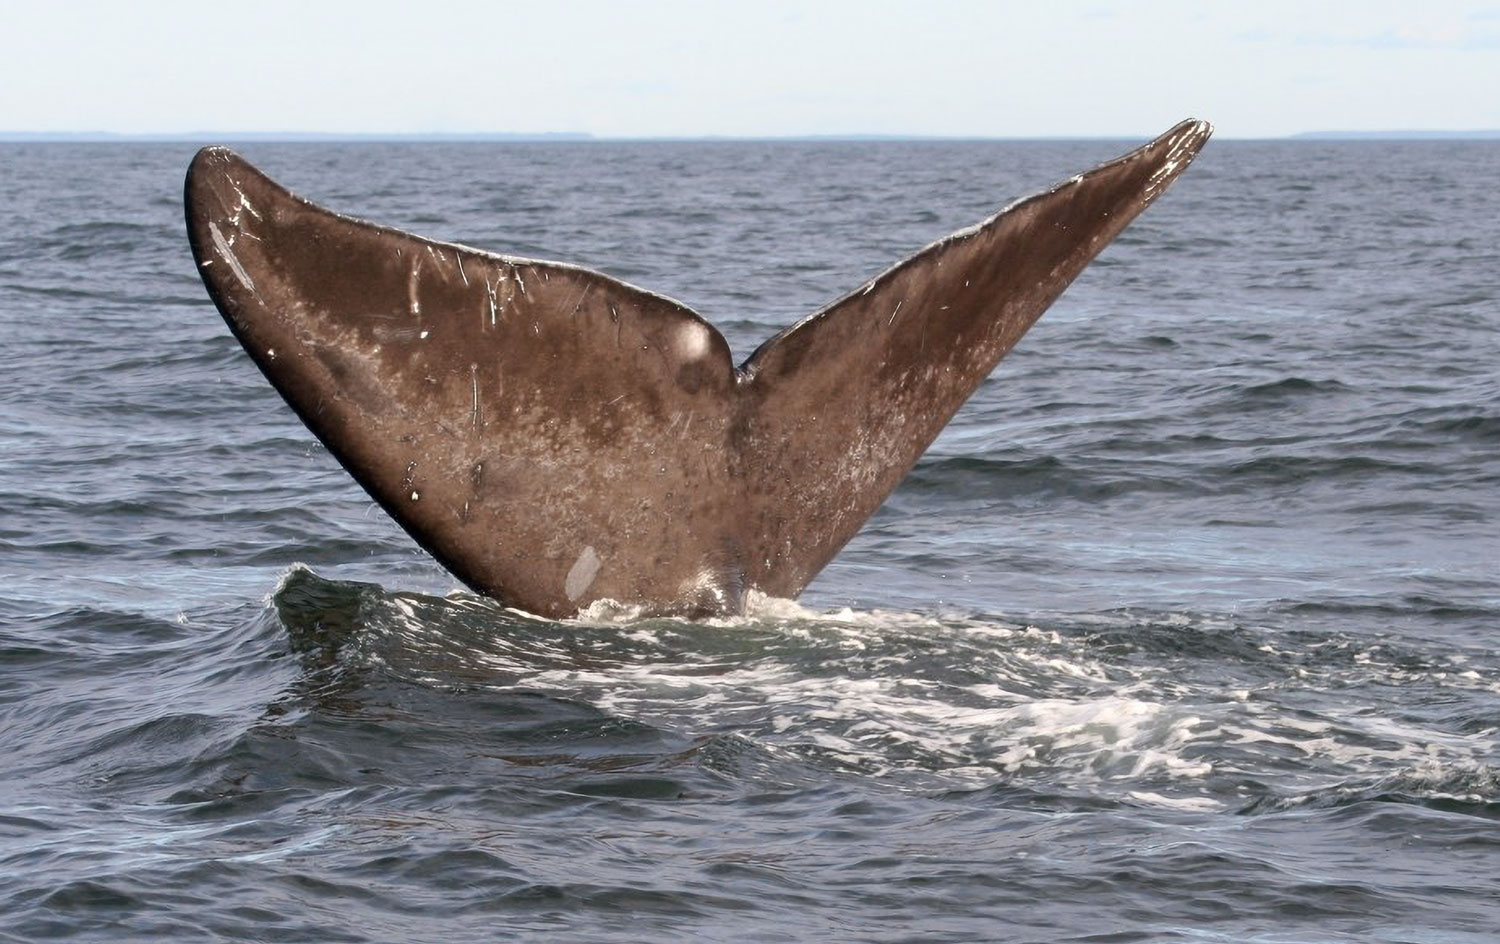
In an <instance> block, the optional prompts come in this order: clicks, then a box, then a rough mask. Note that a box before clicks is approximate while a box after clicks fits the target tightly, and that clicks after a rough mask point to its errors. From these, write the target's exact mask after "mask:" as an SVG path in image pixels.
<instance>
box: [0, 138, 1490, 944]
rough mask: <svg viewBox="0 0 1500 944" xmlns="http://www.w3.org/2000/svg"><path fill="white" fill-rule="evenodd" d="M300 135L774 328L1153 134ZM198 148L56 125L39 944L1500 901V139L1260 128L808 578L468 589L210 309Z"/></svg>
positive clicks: (398, 183) (893, 924) (1424, 908)
mask: <svg viewBox="0 0 1500 944" xmlns="http://www.w3.org/2000/svg"><path fill="white" fill-rule="evenodd" d="M1124 149H1125V148H1124V145H1120V144H1116V143H1109V142H1071V143H1049V144H1043V143H1036V144H1006V143H974V144H964V143H943V144H934V143H876V144H871V143H860V144H834V143H828V144H794V143H768V144H758V143H709V144H660V143H657V144H652V143H640V144H604V143H579V144H516V145H494V144H484V145H452V144H450V145H401V146H388V145H311V144H304V145H272V144H258V145H253V146H249V147H246V148H245V152H246V154H247V156H248V157H250V158H251V159H252V160H255V161H257V162H258V163H260V164H261V165H262V166H263V167H264V168H265V169H266V170H267V171H269V172H270V173H271V174H272V175H273V176H276V177H278V178H280V179H281V180H283V181H284V182H286V183H287V184H289V185H291V186H292V187H294V188H295V189H298V190H299V191H301V192H304V193H306V194H307V195H309V196H312V197H314V198H315V199H318V200H320V201H321V202H323V203H325V204H328V205H331V206H333V207H335V208H337V209H340V210H343V211H347V212H350V213H354V214H356V215H361V216H365V217H368V218H373V219H376V220H379V221H382V222H386V223H390V224H394V225H398V226H402V227H405V228H409V229H413V230H416V231H418V232H422V233H425V234H428V235H432V236H436V237H440V238H446V239H453V240H457V241H462V242H466V243H470V244H473V245H478V246H482V247H487V248H493V249H498V250H503V251H508V252H513V253H518V254H526V255H533V256H540V257H544V258H556V259H562V260H568V261H575V262H580V263H583V264H587V265H590V266H593V267H596V268H601V269H604V270H605V271H608V272H610V273H612V274H614V275H617V276H620V277H623V278H626V279H629V280H631V281H633V282H636V283H638V284H641V285H645V286H648V287H651V288H653V289H657V290H660V291H664V292H666V293H668V294H671V295H673V296H675V297H678V298H680V299H682V300H684V301H686V302H688V303H689V304H691V305H693V306H694V307H696V308H698V309H699V310H700V311H702V312H703V313H704V314H705V315H707V316H708V317H709V318H710V319H711V320H713V321H715V322H716V323H717V324H719V325H720V326H722V328H723V329H724V331H725V333H726V335H727V336H728V337H729V339H730V342H731V344H732V345H733V346H734V348H735V350H736V351H737V352H738V354H739V356H741V357H743V356H744V355H746V354H748V353H749V351H750V350H752V349H753V348H754V346H755V345H756V344H757V343H758V342H759V341H760V340H762V339H763V338H764V337H766V336H768V335H769V334H770V333H772V332H773V331H774V330H775V329H777V328H779V327H781V326H783V325H785V324H787V323H790V322H791V321H792V320H795V319H796V318H797V317H799V316H800V315H801V314H804V313H805V312H807V311H810V310H812V309H813V308H815V307H817V306H818V305H820V304H822V303H824V302H826V301H828V300H829V299H831V298H833V297H835V296H837V295H839V294H842V293H843V292H844V291H846V290H848V289H849V288H851V287H853V286H855V285H857V284H859V283H860V282H861V281H862V280H864V279H865V278H867V277H868V276H870V275H871V274H873V273H875V272H877V271H879V270H881V269H883V268H884V267H885V266H886V265H888V264H889V263H890V262H891V261H893V260H894V259H896V258H898V257H900V256H902V255H904V254H906V253H908V252H909V251H911V250H913V249H915V248H917V247H918V246H920V245H922V244H923V243H925V242H927V241H929V240H931V239H934V238H937V237H939V236H942V235H944V234H946V233H947V232H949V231H951V230H953V229H956V228H958V227H960V226H962V225H966V224H968V223H971V222H973V221H975V220H977V219H979V218H981V217H983V216H985V215H987V214H988V213H989V212H991V211H993V210H994V209H995V208H996V207H998V206H999V205H1001V204H1003V203H1005V202H1008V201H1009V200H1010V199H1011V198H1013V197H1015V196H1018V195H1021V194H1023V193H1027V192H1030V191H1032V190H1035V189H1038V188H1040V187H1042V186H1045V185H1048V184H1050V183H1052V182H1053V181H1055V180H1058V179H1061V178H1063V177H1065V176H1068V175H1070V174H1072V173H1074V172H1075V171H1078V170H1082V169H1084V168H1085V167H1087V166H1089V165H1091V164H1093V163H1094V162H1096V161H1097V160H1101V159H1104V158H1106V157H1109V156H1112V155H1113V154H1114V153H1116V152H1118V151H1122V150H1124ZM192 150H193V149H192V147H190V146H187V145H182V146H174V145H59V144H52V145H0V168H3V172H0V180H3V186H0V220H3V221H4V225H3V227H0V328H3V330H4V343H3V344H0V757H3V758H4V763H3V765H0V940H6V941H31V940H41V939H51V938H60V939H69V940H99V941H122V940H136V939H141V940H146V939H149V940H159V939H163V938H165V939H179V940H199V939H223V940H257V941H273V940H286V941H311V940H318V941H392V942H405V941H415V940H443V941H494V940H537V941H652V942H656V941H663V940H681V941H735V942H738V941H766V942H772V941H889V942H915V941H921V942H937V941H953V942H972V941H1035V942H1062V941H1078V942H1082V941H1089V942H1134V941H1194V942H1201V941H1223V942H1242V941H1260V942H1293V941H1297V942H1301V941H1351V942H1352V941H1360V942H1366V941H1379V942H1466V944H1467V942H1481V941H1483V942H1490V941H1494V940H1496V939H1497V936H1500V932H1497V931H1496V929H1497V928H1500V877H1497V876H1500V738H1497V728H1500V653H1497V651H1496V649H1497V642H1500V577H1497V566H1496V565H1497V561H1500V537H1497V532H1500V330H1497V329H1500V186H1497V184H1500V147H1497V145H1496V143H1495V142H1487V143H1483V142H1476V143H1463V142H1438V143H1434V142H1421V143H1400V144H1396V143H1369V142H1355V143H1312V142H1297V143H1250V142H1216V143H1213V144H1210V146H1209V148H1208V150H1207V151H1206V152H1205V154H1204V155H1203V156H1202V157H1201V158H1200V160H1199V162H1198V163H1197V164H1196V165H1195V166H1194V167H1193V169H1192V170H1191V171H1189V172H1188V174H1187V175H1186V176H1185V177H1184V178H1183V179H1182V180H1181V181H1179V182H1178V184H1177V185H1176V186H1175V188H1174V190H1173V191H1172V192H1171V193H1169V194H1168V195H1167V197H1166V198H1165V199H1163V200H1162V201H1161V202H1160V203H1159V204H1158V205H1156V206H1155V207H1153V208H1152V209H1151V210H1150V211H1148V213H1147V214H1146V215H1145V216H1144V217H1143V218H1142V219H1141V220H1140V221H1138V222H1137V223H1136V225H1135V226H1134V227H1133V228H1132V229H1131V230H1129V231H1128V232H1127V234H1126V235H1125V236H1124V237H1123V238H1122V239H1121V240H1120V241H1119V242H1118V243H1117V244H1116V245H1115V246H1114V247H1112V248H1111V249H1110V250H1108V251H1107V252H1106V254H1105V255H1104V256H1103V257H1102V258H1101V259H1100V260H1099V261H1098V262H1097V263H1096V264H1095V265H1094V267H1092V268H1091V269H1090V270H1089V272H1087V273H1086V274H1085V276H1084V277H1083V279H1082V280H1081V281H1080V282H1079V283H1078V284H1077V285H1075V286H1074V287H1073V288H1072V289H1071V290H1070V291H1069V293H1068V294H1067V295H1066V296H1065V297H1064V298H1063V299H1062V301H1061V302H1060V303H1059V304H1058V305H1057V306H1056V307H1055V308H1054V310H1053V311H1051V312H1050V313H1049V314H1048V315H1047V316H1046V317H1044V318H1043V319H1042V321H1041V322H1040V323H1039V324H1038V326H1037V327H1036V328H1035V329H1034V330H1033V332H1032V333H1031V335H1030V336H1028V338H1027V339H1026V340H1025V341H1024V342H1023V343H1022V344H1021V346H1020V348H1018V350H1017V351H1016V352H1015V353H1014V354H1012V355H1011V357H1010V358H1008V359H1007V360H1006V361H1005V362H1004V363H1002V365H1001V367H1000V369H999V370H998V371H997V372H996V374H995V376H994V377H993V378H991V380H990V381H989V382H988V383H987V384H986V386H985V387H984V388H983V389H982V390H981V391H980V393H979V394H978V395H977V396H976V398H975V399H974V400H973V401H971V403H970V404H969V406H968V407H966V408H965V410H964V411H963V412H962V413H961V414H960V416H959V417H958V419H957V420H956V421H955V423H954V424H953V426H952V427H951V428H950V429H949V430H948V431H947V432H946V433H945V434H944V436H943V437H942V438H941V439H940V440H939V442H938V443H937V444H936V446H935V447H934V448H933V450H932V451H931V452H930V453H929V455H928V456H927V457H926V458H925V459H924V460H923V461H922V463H921V464H920V465H919V466H918V468H917V470H916V471H915V472H914V474H913V475H912V476H911V477H910V478H909V479H908V480H907V482H906V483H905V484H904V485H903V486H902V488H901V489H900V490H899V491H898V492H897V494H896V495H895V496H894V497H893V498H892V500H891V501H890V502H889V503H888V504H887V506H886V507H885V508H884V509H882V510H881V512H879V513H878V514H877V515H876V517H875V518H874V519H873V520H872V521H871V523H870V525H869V526H868V527H867V528H866V529H865V531H864V532H863V533H862V534H861V535H860V536H859V537H857V538H856V539H855V541H854V542H853V543H852V544H851V545H850V547H849V548H848V549H846V551H845V552H844V553H843V555H841V556H840V558H839V559H838V560H837V561H835V563H834V564H833V565H832V566H831V567H830V568H829V569H828V571H826V572H825V573H824V574H823V576H822V577H821V578H820V579H819V580H818V581H817V582H816V583H814V585H813V586H812V588H811V589H810V590H809V592H808V593H807V594H806V595H805V596H804V597H803V599H802V600H801V601H800V603H799V604H792V603H789V602H786V601H774V600H769V601H761V602H760V603H759V604H758V605H757V607H756V609H755V610H754V611H753V612H752V613H751V614H750V615H749V616H747V617H744V618H739V619H730V620H719V621H710V622H704V623H689V622H683V621H673V620H661V621H630V620H627V619H623V618H622V617H620V616H619V615H618V614H609V613H604V612H596V613H593V614H589V615H588V618H585V619H582V620H580V621H577V622H572V623H561V624H559V623H549V622H542V621H536V620H532V619H529V618H527V617H525V616H523V615H520V614H517V613H515V612H512V611H507V610H505V609H504V608H502V607H501V606H500V605H498V604H496V603H494V602H492V601H488V600H485V599H482V598H478V597H475V596H473V595H470V594H467V593H463V592H457V591H454V589H453V588H454V582H453V581H452V579H451V578H449V577H447V576H446V575H445V574H443V573H442V572H441V571H440V570H438V569H437V568H436V566H435V565H433V564H432V563H431V562H430V561H429V560H428V559H427V558H426V557H425V556H424V555H423V554H422V553H421V552H420V551H418V550H417V549H415V547H414V546H413V545H412V544H411V543H410V542H409V540H408V539H407V538H406V537H405V536H404V534H403V533H402V532H401V531H400V530H399V529H398V528H397V527H396V526H395V525H393V524H392V523H391V522H389V521H388V520H387V519H385V517H384V516H383V515H382V514H381V513H380V512H379V511H378V510H376V509H375V508H374V506H373V504H372V503H371V502H370V501H369V499H367V498H366V497H365V496H364V495H363V493H361V492H360V491H359V490H358V488H357V487H356V486H354V485H353V483H352V482H351V481H350V480H349V479H348V478H347V476H346V475H345V474H344V473H343V472H342V471H341V470H340V469H339V468H338V467H337V465H336V463H335V462H333V460H332V459H331V458H330V457H329V456H328V455H327V454H326V453H325V452H324V451H323V450H322V449H321V447H319V446H318V445H316V443H315V441H314V440H313V438H312V437H311V435H310V434H308V433H307V432H306V431H305V430H303V429H302V428H301V427H300V425H299V424H298V423H297V421H296V420H295V419H294V418H293V416H292V414H291V412H290V410H288V409H286V408H285V407H284V406H283V405H282V404H281V402H280V400H279V399H278V397H277V396H276V394H275V393H274V392H273V391H272V390H271V389H270V387H269V386H267V385H266V384H265V383H264V381H263V380H262V379H261V377H260V375H259V374H258V373H257V372H256V370H255V369H254V367H253V366H252V365H251V364H250V362H249V360H248V359H247V358H246V357H245V356H244V355H243V354H242V353H241V351H240V350H239V348H238V346H237V344H236V343H235V342H234V341H233V340H232V339H231V338H230V336H229V334H228V331H227V330H226V329H225V327H224V326H223V324H222V322H221V321H220V319H219V317H218V315H217V314H216V313H215V311H214V310H213V308H212V307H211V305H210V304H209V303H208V302H207V300H206V297H205V295H204V293H203V290H202V288H201V286H200V284H199V283H198V280H197V277H196V275H195V273H194V271H193V266H192V262H191V260H190V258H189V254H188V250H187V244H186V239H185V237H184V235H183V231H182V224H181V222H180V215H181V206H180V195H179V194H180V182H181V175H182V172H183V171H184V169H185V168H186V165H187V161H188V159H189V158H190V156H191V153H192Z"/></svg>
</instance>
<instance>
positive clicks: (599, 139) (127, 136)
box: [0, 128, 1500, 144]
mask: <svg viewBox="0 0 1500 944" xmlns="http://www.w3.org/2000/svg"><path fill="white" fill-rule="evenodd" d="M1137 137H1138V136H1137V135H1132V134H1064V135H1046V134H1042V135H963V134H905V133H899V132H889V133H888V132H850V133H834V134H765V135H761V134H748V135H736V134H701V135H689V134H681V135H678V134H663V135H655V134H645V135H599V134H594V133H592V132H588V131H535V132H533V131H143V132H134V131H98V130H91V131H20V130H15V131H12V130H0V142H3V143H12V144H13V143H27V142H37V143H42V142H58V143H69V142H72V143H79V144H94V143H99V144H102V143H121V144H124V143H159V144H175V143H182V144H190V143H196V142H200V141H216V142H217V141H226V142H251V141H253V142H265V143H286V144H295V143H330V144H333V143H351V144H352V143H372V144H373V143H392V144H394V143H404V142H410V143H445V142H452V143H463V142H474V143H510V142H514V143H547V142H555V143H588V142H593V143H611V142H651V141H660V142H715V141H723V142H757V141H759V142H788V143H793V142H887V141H889V142H899V141H914V142H920V141H931V142H971V141H972V142H983V141H994V142H1025V141H1037V142H1041V141H1132V140H1136V139H1137ZM1144 137H1145V138H1149V135H1146V136H1144ZM1218 137H1219V139H1220V140H1228V141H1290V140H1322V141H1332V140H1346V141H1347V140H1368V141H1374V140H1491V139H1500V128H1475V129H1422V128H1411V129H1394V128H1393V129H1382V130H1371V131H1360V130H1340V129H1330V130H1317V131H1297V132H1292V133H1289V134H1280V135H1223V134H1221V135H1218Z"/></svg>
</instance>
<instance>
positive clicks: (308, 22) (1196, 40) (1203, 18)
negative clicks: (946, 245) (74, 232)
mask: <svg viewBox="0 0 1500 944" xmlns="http://www.w3.org/2000/svg"><path fill="white" fill-rule="evenodd" d="M1497 90H1500V0H1489V2H1459V0H1401V2H1386V0H1349V2H1335V0H1299V2H1289V0H1262V2H1257V3H1248V2H1222V0H1221V2H1216V0H1195V2H1186V0H1136V2H1132V3H1124V2H1103V0H1078V2H1069V0H1046V2H1044V0H1031V2H1009V0H992V2H978V0H973V2H958V0H914V2H882V0H870V2H854V0H824V2H818V0H800V2H781V0H757V2H754V3H741V2H722V3H712V2H708V0H696V2H685V0H638V2H623V0H622V2H604V0H545V2H524V3H523V2H515V3H512V2H482V0H401V2H387V0H363V2H349V0H323V2H319V0H290V2H289V0H253V2H234V3H227V2H223V0H196V2H191V0H137V2H133V3H126V2H117V3H105V2H93V0H76V2H58V0H46V2H26V0H0V131H108V132H118V133H177V132H181V133H185V134H188V133H193V132H203V131H230V132H275V131H294V132H335V133H345V132H364V133H398V134H406V133H414V134H425V133H434V132H438V133H465V132H523V133H538V132H585V133H590V134H594V135H599V136H608V137H682V136H686V137H698V136H717V135H728V136H801V135H843V134H903V135H939V136H962V137H971V136H972V137H1033V136H1124V137H1139V136H1147V135H1151V134H1154V133H1156V132H1159V131H1161V130H1163V129H1165V128H1166V127H1168V126H1170V125H1171V124H1173V123H1174V122H1176V121H1178V120H1179V119H1182V118H1186V117H1189V116H1191V117H1198V118H1206V119H1209V120H1211V121H1213V122H1214V124H1215V125H1216V127H1217V129H1218V133H1219V136H1220V137H1233V138H1257V137H1279V136H1282V135H1287V134H1294V133H1298V132H1305V131H1318V130H1353V131H1359V130H1429V129H1458V130H1473V129H1494V128H1500V94H1497Z"/></svg>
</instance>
